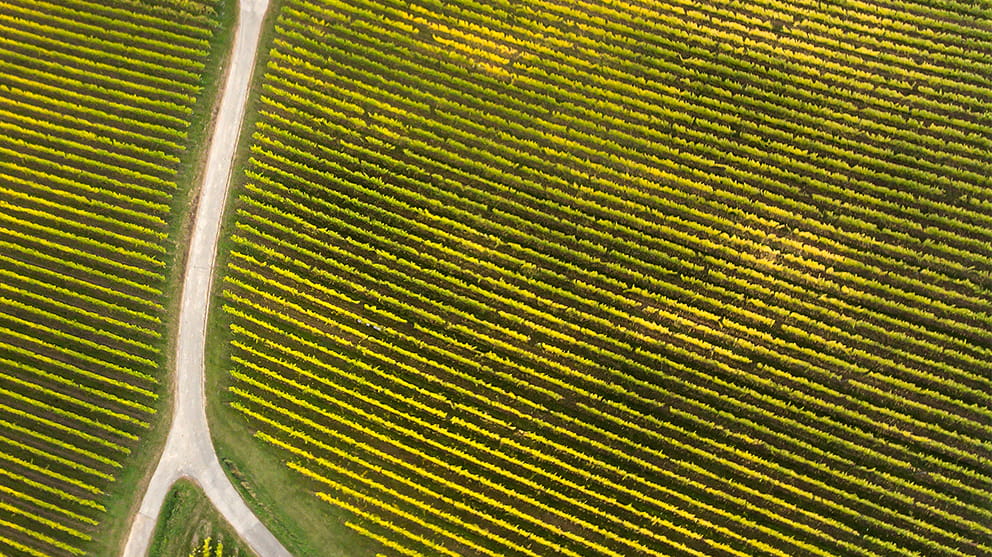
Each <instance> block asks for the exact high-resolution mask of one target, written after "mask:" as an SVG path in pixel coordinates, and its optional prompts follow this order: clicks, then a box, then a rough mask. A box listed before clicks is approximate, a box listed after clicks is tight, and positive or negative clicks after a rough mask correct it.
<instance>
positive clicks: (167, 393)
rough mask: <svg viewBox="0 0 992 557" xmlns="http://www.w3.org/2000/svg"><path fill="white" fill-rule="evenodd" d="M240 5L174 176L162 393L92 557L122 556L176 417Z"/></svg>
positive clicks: (214, 53) (225, 19)
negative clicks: (196, 261) (181, 355)
mask: <svg viewBox="0 0 992 557" xmlns="http://www.w3.org/2000/svg"><path fill="white" fill-rule="evenodd" d="M237 1H238V0H222V1H220V2H218V3H217V9H218V14H217V15H218V22H219V27H218V29H217V33H216V34H215V35H214V37H213V39H212V40H211V44H210V57H209V59H208V60H207V66H206V67H207V73H206V75H205V77H204V80H203V84H204V89H203V92H202V94H201V95H200V98H199V100H198V101H197V103H196V105H195V107H194V110H193V115H192V118H191V119H190V127H189V140H188V144H187V145H188V148H187V150H186V153H185V155H184V156H183V160H182V162H181V166H180V168H179V171H178V173H177V175H176V184H177V189H176V192H175V194H174V196H173V200H172V211H173V218H172V219H170V222H169V227H168V229H167V233H168V235H169V237H168V240H167V242H166V248H167V250H168V255H167V257H166V261H168V262H170V266H169V269H168V271H167V273H166V277H167V279H166V283H165V288H164V292H165V296H164V299H165V300H166V313H165V316H164V317H163V320H164V324H165V331H167V334H166V337H165V340H164V341H163V344H162V354H163V355H164V362H163V367H162V369H163V376H162V378H161V387H160V388H159V395H160V398H159V400H158V404H157V413H156V415H155V417H154V418H155V419H154V420H152V426H151V428H149V430H148V431H146V432H145V434H144V435H143V436H142V439H141V441H140V442H139V443H138V444H137V445H136V446H135V447H134V452H133V453H132V454H131V456H130V457H129V460H128V462H127V463H126V464H125V467H124V469H123V470H121V471H120V473H119V474H118V475H117V478H116V481H115V482H114V483H113V484H112V485H111V486H110V488H109V489H108V491H107V496H106V498H105V503H104V504H105V505H106V507H107V513H106V515H105V516H104V517H103V519H102V521H101V525H100V529H99V531H98V532H97V533H96V535H94V539H93V540H92V541H91V542H89V543H88V544H87V545H86V546H85V547H84V548H83V549H84V550H85V551H86V552H87V554H89V555H99V556H105V555H106V556H111V555H120V553H121V551H122V550H123V548H124V543H125V541H126V539H127V534H128V531H129V530H130V527H131V520H132V518H133V516H134V514H135V513H136V512H137V511H138V507H139V506H140V505H141V497H143V496H144V493H145V486H146V485H147V484H148V482H149V481H150V480H151V476H152V473H153V472H154V471H155V464H156V463H157V461H158V457H159V455H160V454H161V453H162V449H163V447H164V445H165V438H166V435H168V433H169V423H170V422H171V416H172V380H173V373H172V370H173V366H174V362H173V358H174V352H175V342H176V333H177V328H178V326H177V319H178V315H179V302H180V294H181V292H182V277H183V270H184V268H185V262H186V251H187V246H188V244H189V236H190V234H191V223H192V216H193V209H194V208H195V200H196V195H195V194H196V192H197V191H198V189H197V188H198V185H199V184H200V181H201V180H202V177H203V171H204V168H205V166H206V156H207V150H206V149H205V147H206V145H207V139H208V138H209V134H210V129H211V127H212V126H211V124H212V122H213V119H214V114H215V112H216V110H217V104H218V103H217V101H218V100H219V99H218V98H217V93H218V91H219V90H220V88H221V86H222V84H223V80H224V76H225V72H224V68H226V66H227V59H228V57H229V55H230V46H231V39H232V37H233V36H234V35H233V31H234V21H235V17H236V15H237V9H236V8H237Z"/></svg>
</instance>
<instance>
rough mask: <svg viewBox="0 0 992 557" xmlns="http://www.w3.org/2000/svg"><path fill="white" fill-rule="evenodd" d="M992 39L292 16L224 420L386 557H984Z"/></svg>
mask: <svg viewBox="0 0 992 557" xmlns="http://www.w3.org/2000/svg"><path fill="white" fill-rule="evenodd" d="M989 15H990V14H989V12H988V7H987V6H985V7H983V6H981V5H980V4H979V3H974V4H970V3H965V2H953V1H949V2H926V1H918V2H904V1H872V2H863V1H859V0H851V1H816V2H813V1H808V2H806V1H799V2H778V1H775V0H762V1H754V2H725V1H717V2H703V3H698V2H692V1H682V0H675V1H673V2H666V3H655V2H650V1H644V2H631V1H625V0H614V1H603V2H598V1H585V0H578V1H575V2H557V1H552V0H534V1H532V2H523V3H521V2H500V1H492V2H481V1H480V2H476V1H474V0H456V1H453V2H446V3H441V2H434V1H430V0H414V1H413V2H410V3H409V4H408V3H406V2H399V1H396V2H392V1H388V0H387V1H381V2H380V1H367V0H348V1H340V2H338V1H333V0H288V1H287V2H285V5H284V6H283V8H282V11H281V14H280V17H279V20H278V23H277V38H276V40H275V43H274V45H273V47H274V48H273V49H272V51H271V53H270V59H269V62H268V66H267V68H266V74H265V79H264V86H263V88H262V91H261V92H260V94H261V95H262V102H261V106H262V108H261V110H262V113H261V116H260V122H259V123H258V124H257V127H256V129H255V134H254V138H253V144H252V146H251V150H252V160H251V163H250V167H249V169H248V170H247V179H246V180H244V183H243V185H242V186H241V190H240V200H239V201H238V203H237V205H236V210H237V213H236V217H235V218H236V222H235V225H234V226H235V236H234V239H233V248H232V253H231V254H230V255H229V261H228V266H227V271H226V291H225V298H226V307H225V310H226V312H227V314H228V315H229V317H230V319H231V320H232V327H231V334H230V341H231V343H232V346H233V350H232V355H231V358H230V364H229V369H230V374H231V377H232V381H233V385H232V392H233V393H234V396H235V400H236V401H235V403H234V407H235V408H237V410H238V411H240V413H241V414H243V416H244V417H246V418H247V419H248V420H249V423H250V425H251V426H252V427H253V428H257V430H258V433H257V438H258V440H259V441H260V442H263V443H268V444H271V445H273V446H275V447H278V448H279V450H280V451H281V454H282V455H283V457H284V458H285V460H286V462H287V464H288V466H289V468H291V469H292V470H294V471H296V472H298V474H299V475H300V477H301V478H306V480H305V481H306V482H308V483H307V485H308V488H309V489H310V490H312V491H314V492H315V493H316V497H319V498H321V499H323V500H325V501H326V502H327V504H328V505H332V506H335V507H337V508H340V509H346V510H347V511H348V512H349V513H350V515H351V516H352V517H353V518H352V520H351V521H350V522H349V526H351V528H353V529H355V530H357V531H360V532H362V533H364V534H365V535H367V536H370V537H371V538H374V539H376V540H379V541H380V542H381V545H382V550H383V552H384V553H386V554H395V555H429V556H438V555H452V556H453V555H528V556H531V557H540V556H548V555H561V556H572V557H576V556H586V555H612V556H615V557H621V556H633V555H680V556H681V555H740V556H754V555H781V556H794V555H823V556H828V555H928V556H938V555H987V554H989V553H990V552H992V506H990V502H992V496H990V485H992V483H990V482H992V463H990V460H989V458H990V456H992V454H990V450H992V445H990V439H992V437H990V434H992V428H990V425H989V424H990V418H992V410H990V406H989V393H990V392H992V377H990V373H989V370H990V369H992V266H990V264H992V189H990V185H992V184H990V170H992V162H990V158H989V152H990V148H992V129H990V125H992V121H990V117H992V112H990V111H992V89H990V87H989V80H988V76H989V75H992V55H990V52H992V50H990V46H992V24H990V19H989Z"/></svg>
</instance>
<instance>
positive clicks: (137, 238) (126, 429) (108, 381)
mask: <svg viewBox="0 0 992 557" xmlns="http://www.w3.org/2000/svg"><path fill="white" fill-rule="evenodd" d="M219 5H220V2H217V1H213V0H210V1H207V2H191V1H168V0H159V1H154V2H148V1H144V0H142V1H137V0H134V1H129V0H110V1H100V2H87V1H81V0H58V1H47V0H13V1H9V2H3V3H2V4H0V554H4V555H53V556H55V555H81V554H84V553H86V552H87V551H89V550H90V548H92V547H94V545H93V544H94V543H97V544H99V543H107V540H106V539H105V538H106V537H107V536H108V532H107V531H106V530H105V529H102V526H103V521H104V518H105V516H106V513H105V511H106V509H107V508H108V506H109V505H111V504H112V503H114V502H112V501H109V496H108V493H109V490H111V489H113V482H114V481H115V479H116V478H118V477H119V476H120V475H121V474H122V473H123V472H124V470H125V469H126V467H127V466H128V465H129V464H131V460H129V454H131V453H132V451H133V450H134V449H135V447H136V446H137V444H138V442H139V441H140V440H141V439H142V436H143V434H144V432H145V431H146V430H147V429H148V427H149V424H150V423H151V422H152V420H154V419H155V416H154V414H155V411H156V409H157V408H158V407H159V404H158V402H157V399H158V397H159V395H160V394H161V393H162V383H163V381H164V379H165V375H164V365H165V356H164V353H165V343H166V341H165V335H166V329H165V325H164V323H165V322H166V320H167V316H166V313H167V308H169V307H171V305H172V302H171V301H170V300H169V299H168V297H167V295H166V294H167V292H168V290H167V284H166V282H167V280H166V279H167V277H168V275H169V273H170V272H171V266H170V261H171V260H172V259H173V256H174V252H175V251H176V248H175V244H176V241H177V233H178V232H177V231H178V229H179V220H178V219H179V218H180V217H181V216H182V211H180V210H177V209H180V208H179V207H177V205H178V204H179V203H180V202H183V201H185V199H186V196H185V192H184V190H183V188H184V187H185V185H183V186H182V187H181V186H179V185H178V183H177V179H178V177H179V176H180V175H181V174H180V173H187V174H189V173H192V172H193V170H192V168H193V166H194V165H193V162H194V160H193V159H194V158H195V157H194V155H195V152H192V151H191V150H190V147H191V141H192V138H193V137H195V135H196V133H197V132H196V130H195V129H191V123H192V122H193V121H194V120H195V119H196V118H201V119H202V118H203V114H204V113H206V112H207V110H206V108H205V106H204V103H205V102H209V99H207V100H206V101H204V100H203V99H202V98H201V97H202V96H203V94H204V91H205V89H206V87H205V86H206V83H205V79H206V78H205V75H207V74H208V73H209V71H210V68H208V67H207V63H208V59H209V56H210V53H211V41H212V40H214V38H215V34H216V33H217V31H218V28H219V20H218V14H217V13H216V10H215V8H216V7H217V6H219ZM198 114H199V116H198ZM116 496H117V497H118V498H121V497H124V498H129V497H131V496H133V494H130V493H127V494H122V493H120V492H119V491H118V492H116ZM126 503H127V501H124V503H123V504H124V506H126ZM117 504H119V505H120V504H121V503H119V502H117Z"/></svg>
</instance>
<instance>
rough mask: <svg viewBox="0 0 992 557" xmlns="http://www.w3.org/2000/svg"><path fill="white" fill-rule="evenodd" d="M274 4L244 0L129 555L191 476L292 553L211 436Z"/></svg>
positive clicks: (255, 546)
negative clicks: (212, 371)
mask: <svg viewBox="0 0 992 557" xmlns="http://www.w3.org/2000/svg"><path fill="white" fill-rule="evenodd" d="M267 8H268V0H240V1H239V6H238V21H237V28H236V31H235V37H234V47H233V48H234V49H233V51H232V53H231V57H230V68H229V70H228V73H227V80H226V82H225V83H224V89H223V92H222V96H221V103H220V110H219V112H218V113H217V117H216V120H215V122H214V129H213V133H212V134H211V136H210V137H211V140H210V150H209V152H208V153H207V163H206V164H207V166H206V172H205V173H204V178H203V184H202V186H201V188H200V198H199V203H198V205H197V211H196V220H195V221H194V224H193V234H192V237H191V240H190V247H189V254H188V259H187V261H186V271H185V274H184V276H183V290H182V301H181V306H180V310H179V336H178V338H177V343H176V359H175V361H176V378H175V385H176V390H175V397H174V409H173V417H172V425H171V427H170V429H169V435H168V437H167V439H166V442H165V450H164V451H163V453H162V456H161V457H160V459H159V462H158V466H157V467H156V468H155V473H154V475H153V476H152V479H151V482H150V483H149V484H148V488H147V491H145V496H144V498H143V499H142V501H141V507H140V509H139V510H138V513H137V515H135V517H134V521H133V522H132V524H131V531H130V533H129V534H128V539H127V544H126V545H125V546H124V557H144V556H145V555H146V554H147V553H148V547H149V544H150V543H151V538H152V534H153V532H154V530H155V525H156V522H157V521H158V515H159V512H160V511H161V509H162V503H163V502H164V501H165V496H166V494H167V493H168V491H169V489H170V488H171V487H172V484H173V483H175V481H176V480H178V479H179V478H183V477H187V478H190V479H192V480H193V481H195V482H196V483H198V484H199V485H200V487H202V488H203V491H204V492H205V493H206V495H207V497H208V498H210V501H211V502H212V503H213V505H214V506H215V507H216V508H217V510H218V511H219V512H220V514H222V515H223V516H224V518H225V519H227V521H228V522H229V523H230V524H231V526H233V527H234V529H235V531H237V533H238V535H240V536H241V538H242V539H243V540H244V541H245V543H247V545H248V546H249V547H251V549H252V550H254V551H255V552H256V553H257V554H258V555H259V556H260V557H291V556H290V553H289V552H288V551H286V548H284V547H283V546H282V544H280V543H279V541H278V540H277V539H276V538H275V536H273V535H272V533H271V532H269V530H268V529H267V528H266V527H265V526H264V525H263V524H262V523H261V522H259V520H258V518H257V517H256V516H255V515H254V514H253V513H252V512H251V510H250V509H249V508H248V506H247V505H245V502H244V501H243V500H242V499H241V495H240V494H239V493H238V492H237V490H235V489H234V486H233V485H231V482H230V480H228V478H227V476H226V475H225V474H224V471H223V470H222V469H221V467H220V462H219V461H218V460H217V453H215V452H214V447H213V444H212V443H211V441H210V430H209V427H208V426H207V413H206V408H205V402H206V401H205V398H204V373H203V361H204V347H205V340H206V326H207V310H208V309H209V301H210V286H211V282H212V278H213V274H214V264H215V260H216V255H217V240H218V236H219V235H220V225H221V217H222V216H223V213H224V205H225V204H226V201H227V191H228V183H229V181H230V179H231V167H232V164H233V160H234V154H235V150H236V147H237V142H238V136H239V135H240V134H241V126H242V122H243V121H244V114H245V105H246V104H247V98H248V86H249V82H250V80H251V73H252V70H253V69H254V67H255V57H256V54H257V51H258V42H259V37H260V35H261V28H262V20H263V19H264V17H265V11H266V9H267Z"/></svg>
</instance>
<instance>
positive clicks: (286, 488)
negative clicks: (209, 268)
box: [206, 0, 377, 557]
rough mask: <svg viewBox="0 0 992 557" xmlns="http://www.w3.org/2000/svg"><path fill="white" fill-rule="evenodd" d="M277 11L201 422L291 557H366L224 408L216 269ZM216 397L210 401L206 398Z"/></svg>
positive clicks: (362, 545)
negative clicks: (204, 420)
mask: <svg viewBox="0 0 992 557" xmlns="http://www.w3.org/2000/svg"><path fill="white" fill-rule="evenodd" d="M281 6H282V2H281V1H280V0H272V3H271V4H270V6H269V12H268V14H267V18H266V21H265V23H264V24H263V27H262V29H263V31H262V37H261V40H260V42H259V44H260V46H259V48H260V52H259V57H258V60H257V61H256V64H255V72H254V75H253V77H252V85H251V89H250V90H251V91H252V94H251V95H250V97H249V99H248V105H247V107H246V109H245V114H246V117H245V122H244V127H243V128H242V132H241V139H240V141H239V144H238V151H237V155H236V157H235V166H234V169H235V170H234V172H233V174H232V176H233V177H232V180H233V186H234V187H232V188H231V191H230V194H229V199H228V203H227V209H226V211H225V214H224V222H223V228H222V229H221V234H220V245H219V253H218V256H217V272H216V274H215V276H214V283H213V292H212V293H211V312H210V316H209V322H208V325H207V343H206V344H207V354H206V383H207V384H206V392H207V393H208V397H207V418H208V420H209V422H210V433H211V436H212V437H213V442H214V447H215V448H216V450H217V456H218V458H219V459H220V461H221V465H222V466H223V468H224V470H225V472H227V474H228V476H229V477H230V478H231V482H232V483H233V484H234V486H235V488H237V489H238V491H239V492H241V495H242V497H244V498H245V501H246V502H247V503H248V506H249V507H251V508H252V510H253V511H254V512H255V514H256V515H257V516H258V517H259V519H260V520H261V521H262V522H263V523H264V524H266V525H267V526H268V527H269V529H270V530H271V531H272V533H273V534H274V535H275V536H276V537H277V538H279V540H280V541H281V542H282V543H283V544H284V545H285V546H286V548H287V549H288V550H289V551H290V552H291V553H293V554H294V555H297V556H299V557H304V556H305V557H362V556H364V555H374V554H375V549H376V547H377V546H376V545H375V544H374V542H372V541H371V540H369V539H368V538H365V537H364V536H360V535H359V534H357V533H355V532H354V531H352V530H351V529H349V528H347V527H346V526H345V524H344V521H345V520H347V519H348V516H347V515H345V514H342V513H337V512H335V509H334V508H333V507H331V506H329V505H327V504H326V503H324V502H322V501H320V500H319V499H317V498H316V497H315V496H313V494H312V484H311V483H310V482H308V481H305V480H304V478H302V477H301V476H299V475H297V474H296V473H294V472H293V471H292V470H290V469H289V468H287V467H286V466H285V464H284V463H283V460H282V457H281V455H280V454H279V453H277V452H276V451H275V450H274V449H273V448H272V447H271V446H269V445H265V444H263V443H260V442H258V441H256V440H255V439H254V437H253V432H252V431H251V430H250V429H249V428H248V425H247V422H246V421H245V420H244V419H242V417H241V415H240V414H238V413H237V412H235V411H234V410H232V409H231V408H230V407H229V406H228V404H229V403H230V401H231V400H232V397H231V396H230V394H229V393H228V390H227V388H228V386H229V385H230V376H229V375H228V364H229V358H230V352H229V349H228V341H229V338H230V335H229V327H230V321H229V320H228V319H227V316H226V315H224V313H223V311H222V310H221V307H222V306H223V304H224V301H223V299H222V298H221V296H220V293H221V292H222V291H223V287H224V285H223V277H224V269H225V267H226V265H227V261H228V257H227V254H228V253H230V250H231V248H232V247H233V245H232V243H231V242H230V240H229V238H230V237H231V233H232V231H233V223H234V217H235V216H236V215H235V212H236V209H237V205H238V204H237V199H238V195H239V194H240V190H239V188H238V187H237V186H239V185H240V184H242V183H243V180H244V174H243V170H244V168H245V166H246V165H247V162H248V159H249V157H250V153H249V148H248V147H249V145H250V142H251V134H252V132H253V131H254V129H255V123H256V121H257V120H258V109H259V105H260V101H259V94H260V91H261V89H260V87H259V85H260V83H261V78H262V75H263V73H264V71H265V67H266V63H267V61H268V50H269V47H268V45H270V44H271V43H272V39H273V37H274V36H275V25H274V24H275V20H276V18H277V16H278V14H279V10H280V8H281ZM214 393H216V395H214Z"/></svg>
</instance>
